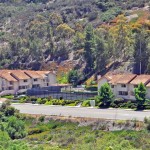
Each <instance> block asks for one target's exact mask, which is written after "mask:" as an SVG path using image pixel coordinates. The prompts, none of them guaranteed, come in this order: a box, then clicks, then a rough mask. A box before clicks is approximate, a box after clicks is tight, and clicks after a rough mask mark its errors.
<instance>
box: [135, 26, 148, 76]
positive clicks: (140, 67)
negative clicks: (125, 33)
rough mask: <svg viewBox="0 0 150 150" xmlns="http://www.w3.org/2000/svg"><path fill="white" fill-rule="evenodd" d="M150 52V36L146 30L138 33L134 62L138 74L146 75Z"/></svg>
mask: <svg viewBox="0 0 150 150" xmlns="http://www.w3.org/2000/svg"><path fill="white" fill-rule="evenodd" d="M149 57H150V50H149V48H148V35H147V33H146V32H145V30H144V29H141V30H140V31H139V32H137V33H136V36H135V44H134V60H135V69H134V72H135V73H136V74H142V73H145V72H146V70H147V68H148V63H149Z"/></svg>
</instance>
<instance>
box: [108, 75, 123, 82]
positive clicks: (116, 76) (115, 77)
mask: <svg viewBox="0 0 150 150" xmlns="http://www.w3.org/2000/svg"><path fill="white" fill-rule="evenodd" d="M122 76H123V75H121V74H117V75H114V76H113V78H112V80H110V82H109V83H111V84H116V83H118V82H117V81H118V80H119V79H120V78H121V77H122Z"/></svg>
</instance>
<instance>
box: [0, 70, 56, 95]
mask: <svg viewBox="0 0 150 150" xmlns="http://www.w3.org/2000/svg"><path fill="white" fill-rule="evenodd" d="M51 84H56V74H55V73H53V72H50V71H31V70H0V95H7V94H16V93H23V92H26V91H27V90H28V89H31V88H40V87H48V86H50V85H51Z"/></svg>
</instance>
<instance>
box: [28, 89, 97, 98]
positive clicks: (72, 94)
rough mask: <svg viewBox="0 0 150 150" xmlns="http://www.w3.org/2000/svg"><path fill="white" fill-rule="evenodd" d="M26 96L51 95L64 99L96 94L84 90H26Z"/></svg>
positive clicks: (89, 96) (43, 96)
mask: <svg viewBox="0 0 150 150" xmlns="http://www.w3.org/2000/svg"><path fill="white" fill-rule="evenodd" d="M27 95H28V96H35V97H42V98H46V97H52V98H54V99H65V100H84V99H89V98H93V97H94V96H96V95H97V93H84V92H54V91H53V92H52V91H44V90H43V91H42V90H40V91H35V90H32V91H28V92H27Z"/></svg>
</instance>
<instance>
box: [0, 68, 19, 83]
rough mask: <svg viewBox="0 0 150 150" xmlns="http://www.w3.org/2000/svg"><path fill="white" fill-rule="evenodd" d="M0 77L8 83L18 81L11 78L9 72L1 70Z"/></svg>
mask: <svg viewBox="0 0 150 150" xmlns="http://www.w3.org/2000/svg"><path fill="white" fill-rule="evenodd" d="M0 76H1V77H2V78H4V79H6V80H7V81H17V80H16V79H15V78H14V77H13V76H11V74H10V71H9V70H0Z"/></svg>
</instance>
